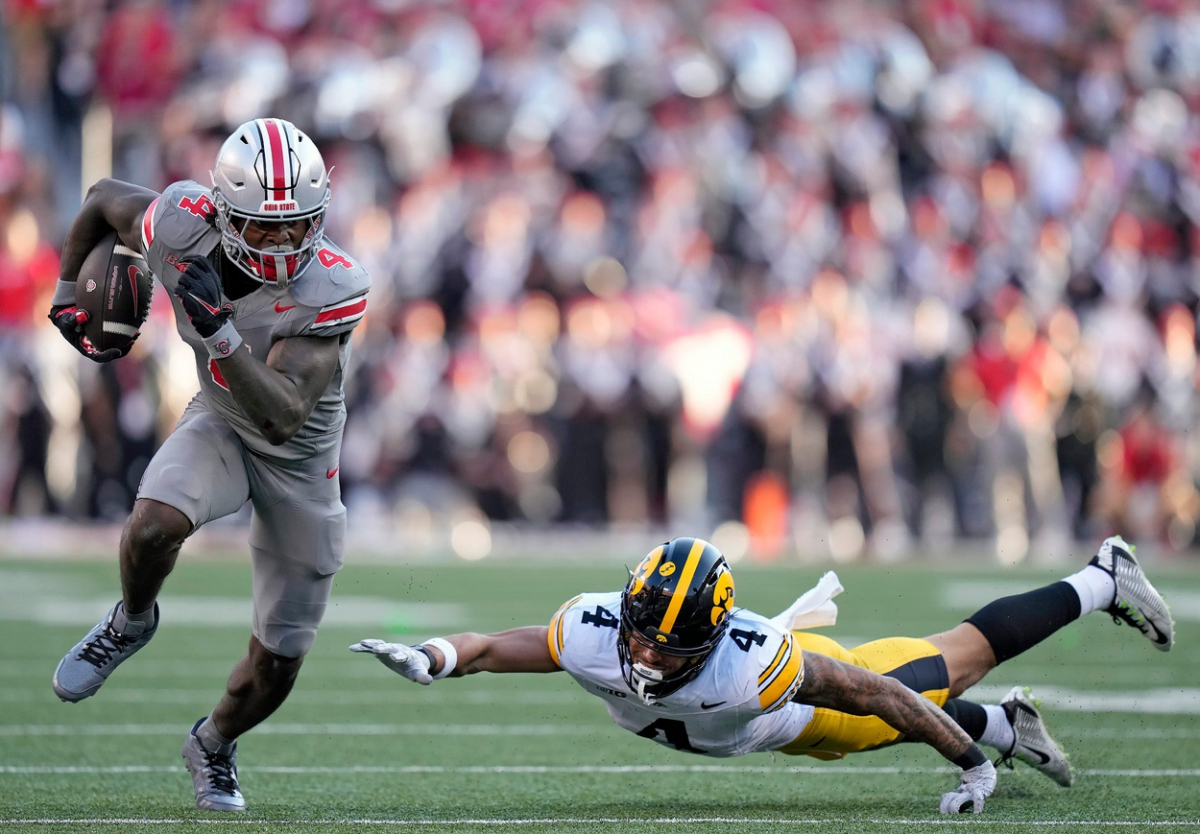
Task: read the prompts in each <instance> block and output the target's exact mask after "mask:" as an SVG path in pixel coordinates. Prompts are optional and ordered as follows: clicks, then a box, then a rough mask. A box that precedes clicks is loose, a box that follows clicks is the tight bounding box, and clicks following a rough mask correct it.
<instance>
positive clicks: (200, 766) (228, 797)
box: [183, 718, 246, 811]
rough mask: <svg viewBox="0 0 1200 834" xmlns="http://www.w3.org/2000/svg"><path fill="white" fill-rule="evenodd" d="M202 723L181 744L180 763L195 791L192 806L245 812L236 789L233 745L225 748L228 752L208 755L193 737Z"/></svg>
mask: <svg viewBox="0 0 1200 834" xmlns="http://www.w3.org/2000/svg"><path fill="white" fill-rule="evenodd" d="M203 723H204V719H203V718H201V719H200V720H199V721H197V722H196V723H195V724H194V725H193V726H192V730H191V732H190V733H188V737H187V741H185V742H184V743H183V761H184V764H185V765H186V766H187V771H188V773H190V774H192V787H193V788H195V790H196V807H197V808H199V809H200V810H201V811H245V810H246V800H245V799H243V798H242V791H241V789H240V788H239V787H238V778H237V742H236V741H235V742H233V743H232V744H231V745H229V747H230V750H229V752H228V753H212V752H210V751H209V750H208V749H207V748H205V746H204V745H203V744H201V743H200V739H199V738H198V737H197V736H196V730H197V729H199V727H200V725H201V724H203Z"/></svg>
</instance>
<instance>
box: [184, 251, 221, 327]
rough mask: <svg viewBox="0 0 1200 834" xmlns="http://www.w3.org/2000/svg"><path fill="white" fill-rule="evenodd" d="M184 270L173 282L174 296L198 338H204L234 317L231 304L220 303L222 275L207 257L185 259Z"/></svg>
mask: <svg viewBox="0 0 1200 834" xmlns="http://www.w3.org/2000/svg"><path fill="white" fill-rule="evenodd" d="M186 263H187V269H186V270H184V273H183V275H181V276H179V283H178V284H176V285H175V296H176V297H177V298H178V299H179V301H180V303H181V304H183V311H184V312H185V313H187V317H188V320H189V321H191V323H192V327H194V328H196V332H197V333H199V334H200V337H201V338H203V339H207V338H208V337H209V336H212V335H215V334H216V332H217V331H218V330H220V329H221V325H223V324H224V323H225V322H227V321H229V320H230V319H231V318H233V305H232V304H230V303H229V302H228V301H226V302H225V303H224V304H222V303H221V277H220V276H219V275H217V270H216V268H215V267H214V266H213V265H212V263H211V262H210V261H209V260H208V258H191V259H190V260H186Z"/></svg>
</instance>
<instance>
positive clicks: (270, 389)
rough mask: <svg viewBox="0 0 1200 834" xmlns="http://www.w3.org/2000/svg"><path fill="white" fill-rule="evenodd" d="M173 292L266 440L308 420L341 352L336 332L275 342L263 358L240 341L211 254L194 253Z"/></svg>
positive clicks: (278, 440) (280, 438)
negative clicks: (252, 353) (211, 260)
mask: <svg viewBox="0 0 1200 834" xmlns="http://www.w3.org/2000/svg"><path fill="white" fill-rule="evenodd" d="M175 297H176V298H178V299H179V303H180V304H181V305H182V306H183V311H184V313H185V314H187V317H188V321H190V322H191V324H192V327H193V328H195V330H196V334H197V335H198V336H200V338H201V340H202V341H203V342H204V347H205V349H207V351H208V355H209V357H210V358H212V359H213V360H214V361H215V362H216V364H217V368H218V370H220V372H221V376H222V377H223V378H224V380H225V385H226V386H227V387H228V389H229V393H230V394H231V395H232V396H233V399H234V401H235V402H236V403H237V404H238V405H239V406H240V407H241V408H242V410H243V411H244V412H245V413H246V416H247V417H249V418H250V419H251V420H252V421H253V422H254V424H255V425H256V426H258V428H259V430H260V431H261V432H262V434H263V437H265V438H266V439H267V442H268V443H270V444H271V445H273V446H279V445H280V444H283V443H286V442H287V441H289V440H291V439H292V438H293V437H295V435H296V432H298V431H300V429H301V428H302V427H303V426H304V424H305V423H306V422H308V417H309V415H310V414H312V410H313V408H315V407H316V405H317V401H318V400H319V399H320V398H321V394H323V393H324V392H325V390H326V389H327V388H328V387H329V383H330V381H332V379H333V375H334V372H335V371H336V370H337V366H338V361H339V358H340V356H341V341H340V339H339V337H337V336H331V337H324V338H318V337H314V336H292V337H290V338H286V339H280V340H279V341H278V342H276V343H275V344H274V345H272V346H271V352H270V353H269V354H267V356H266V359H265V361H264V360H262V359H259V358H258V357H256V356H252V355H251V354H250V349H249V348H248V347H246V346H245V345H244V344H243V343H242V336H241V334H240V333H238V330H237V322H236V320H235V317H234V311H233V304H231V303H230V302H229V301H226V300H225V298H224V296H223V293H222V290H221V278H220V275H218V273H217V270H216V268H215V267H214V266H213V264H212V263H211V262H210V261H209V260H208V259H207V258H193V259H192V260H190V261H188V264H187V268H186V269H185V270H184V272H183V274H182V275H181V276H179V283H177V284H176V285H175Z"/></svg>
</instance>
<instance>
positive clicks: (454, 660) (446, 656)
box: [421, 637, 458, 681]
mask: <svg viewBox="0 0 1200 834" xmlns="http://www.w3.org/2000/svg"><path fill="white" fill-rule="evenodd" d="M421 645H422V646H432V647H433V648H435V649H437V650H438V651H439V652H441V653H442V668H441V670H440V671H439V672H438V673H437V674H436V675H433V679H434V680H435V681H438V680H441V679H442V678H444V677H446V675H448V674H450V673H451V672H453V671H454V667H455V666H457V665H458V652H457V651H456V650H455V648H454V646H453V645H452V644H451V643H450V641H448V640H443V639H442V638H441V637H434V638H433V639H432V640H426V641H425V642H424V643H422V644H421ZM430 674H431V675H432V674H433V673H432V672H430Z"/></svg>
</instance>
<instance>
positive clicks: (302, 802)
mask: <svg viewBox="0 0 1200 834" xmlns="http://www.w3.org/2000/svg"><path fill="white" fill-rule="evenodd" d="M1072 569H1073V567H1072V568H1067V569H1060V570H1055V571H1049V572H1048V571H1045V570H1033V569H1021V570H1008V571H1002V570H999V569H996V568H983V567H980V566H978V565H977V564H967V565H964V566H963V567H961V568H956V569H950V568H948V567H946V566H944V565H941V566H932V565H922V566H876V567H866V566H855V567H846V568H838V573H839V576H841V578H842V582H843V584H844V585H845V586H846V589H847V590H846V593H845V594H843V595H842V596H841V597H839V598H838V604H839V609H840V615H839V620H838V624H837V625H836V626H834V627H832V628H830V629H826V630H825V632H826V633H828V634H829V635H830V636H833V637H835V638H838V639H840V640H842V641H843V642H846V643H850V644H853V643H855V642H859V641H862V640H867V639H872V638H875V637H881V636H886V635H891V634H911V635H916V636H920V635H924V634H928V633H931V632H934V631H939V630H942V629H944V628H946V627H948V626H950V625H952V624H953V623H956V622H958V621H959V620H961V619H962V618H963V617H964V616H966V615H968V614H969V613H971V611H973V610H974V609H975V608H976V607H978V606H979V605H980V604H982V603H983V602H986V601H987V600H989V599H991V598H993V597H995V596H1000V595H1003V594H1006V593H1012V592H1015V591H1019V590H1022V589H1025V588H1032V587H1035V586H1037V585H1039V584H1043V583H1044V582H1046V581H1050V580H1053V579H1055V578H1058V577H1059V576H1061V575H1062V574H1064V573H1067V572H1070V570H1072ZM823 570H824V568H815V567H811V566H804V567H796V566H793V567H783V566H772V567H762V566H746V565H738V566H737V567H735V577H736V580H737V593H738V597H737V601H738V603H739V604H742V605H745V606H747V607H750V608H753V609H755V610H757V611H759V612H761V613H764V614H768V615H770V614H774V613H776V612H777V611H779V610H781V609H782V608H783V607H785V606H786V605H787V604H788V603H790V602H791V601H792V600H793V599H794V598H795V597H796V596H797V595H799V594H800V593H802V592H803V591H804V590H806V589H807V588H808V587H809V586H811V585H812V584H813V583H814V582H815V581H816V579H817V578H818V577H819V576H820V573H821V572H822V571H823ZM1151 575H1152V578H1153V579H1154V580H1155V582H1156V584H1157V585H1158V586H1159V588H1160V589H1161V590H1162V591H1163V592H1164V595H1165V596H1167V598H1168V601H1169V602H1170V603H1171V604H1172V609H1173V611H1174V613H1175V617H1176V620H1177V627H1178V638H1177V645H1176V648H1175V650H1174V651H1173V652H1171V653H1170V654H1165V655H1164V654H1160V653H1158V652H1156V651H1154V650H1153V648H1152V647H1151V646H1150V645H1149V643H1148V642H1147V641H1146V640H1145V639H1144V638H1143V637H1141V635H1139V634H1137V633H1136V632H1134V631H1133V630H1132V629H1129V628H1123V627H1117V626H1115V625H1114V624H1113V623H1112V622H1111V621H1110V620H1109V619H1108V618H1107V617H1105V616H1103V615H1097V616H1092V617H1090V618H1088V619H1087V620H1085V621H1083V622H1081V623H1077V624H1075V625H1072V626H1070V627H1068V628H1067V629H1065V630H1064V631H1062V632H1060V634H1058V635H1056V636H1055V637H1054V638H1052V639H1051V640H1050V641H1049V642H1047V643H1046V644H1044V645H1042V646H1039V647H1038V648H1037V649H1035V650H1034V651H1032V652H1030V653H1029V654H1027V655H1025V656H1024V657H1022V658H1018V659H1017V660H1015V661H1012V662H1010V663H1008V664H1006V665H1005V666H1004V667H1002V668H1001V669H998V670H996V671H995V672H993V673H992V675H991V676H990V677H989V678H988V679H987V680H986V681H985V682H984V683H983V684H982V685H981V686H979V687H977V688H976V689H975V690H973V691H972V692H971V693H969V695H968V697H974V698H975V699H977V700H989V699H990V700H996V699H999V698H1000V697H1002V696H1003V694H1004V692H1006V691H1007V689H1008V688H1009V687H1011V686H1012V685H1013V684H1018V683H1019V684H1024V685H1028V686H1032V687H1033V689H1034V694H1035V695H1036V696H1038V697H1040V698H1044V699H1045V702H1046V703H1045V706H1044V710H1045V714H1046V717H1047V722H1048V723H1049V725H1050V728H1051V730H1052V732H1054V734H1055V735H1056V737H1057V738H1058V739H1059V741H1060V742H1061V743H1062V744H1063V746H1064V747H1065V748H1066V749H1067V750H1068V751H1069V752H1070V753H1071V755H1072V761H1073V762H1074V763H1075V765H1076V768H1077V780H1076V785H1075V787H1073V788H1071V789H1061V788H1058V787H1057V786H1056V785H1054V784H1053V783H1051V782H1050V781H1049V780H1047V779H1046V778H1045V777H1043V776H1041V775H1040V774H1037V773H1036V772H1034V771H1032V770H1030V769H1028V768H1025V767H1023V766H1020V765H1018V766H1017V769H1016V770H1015V771H1008V770H1001V773H1000V785H999V787H998V789H997V791H996V794H995V795H994V796H993V797H992V799H991V800H990V801H989V803H988V806H987V811H986V813H985V815H984V816H983V817H981V818H970V817H957V818H944V817H939V815H938V814H937V803H938V799H939V797H940V795H941V793H942V792H943V791H945V790H949V789H950V788H951V787H953V785H954V775H953V772H952V770H951V768H950V767H949V766H948V765H946V763H945V762H943V761H942V760H941V758H940V757H939V756H938V755H937V754H936V753H934V752H933V751H932V750H929V749H928V748H924V747H920V746H910V745H901V746H898V747H895V748H891V749H887V750H880V751H876V752H873V753H868V754H861V755H858V756H855V757H851V758H850V759H848V760H846V761H844V762H833V763H822V762H818V761H816V760H813V759H808V758H804V757H799V758H789V757H783V756H778V757H771V756H766V755H758V756H749V757H744V758H741V759H732V760H716V759H705V758H701V757H695V756H687V755H685V754H682V753H675V752H673V751H670V750H668V749H666V748H662V747H659V746H658V745H654V744H650V743H648V742H646V741H644V740H642V739H638V738H636V737H634V736H633V735H631V734H629V733H626V732H624V731H621V730H618V729H617V728H616V727H615V726H614V725H612V724H611V722H610V721H609V719H608V717H607V714H606V713H605V710H604V708H603V705H602V704H601V703H600V702H599V701H598V700H596V699H594V698H591V697H590V696H588V695H586V694H585V693H583V692H582V691H581V690H579V689H578V688H577V687H576V686H575V685H574V684H573V683H572V681H571V680H570V679H569V678H568V677H567V676H566V675H546V676H524V677H517V676H513V677H499V676H485V675H480V676H476V677H472V678H470V679H466V680H449V681H439V682H437V683H435V684H434V685H433V686H431V687H429V688H425V687H418V686H416V685H413V684H410V683H408V682H406V681H403V680H401V679H400V678H398V677H396V676H394V675H392V674H391V673H389V672H388V671H387V670H386V669H384V668H383V667H382V666H381V665H380V664H378V663H377V662H375V661H374V660H372V659H371V658H369V657H362V656H356V655H352V654H351V653H349V652H348V651H346V647H347V646H348V645H349V644H350V643H352V642H354V641H355V640H358V639H360V638H363V637H391V638H393V639H400V640H404V641H406V642H416V641H418V640H420V639H422V638H424V637H428V636H432V635H434V634H439V633H451V632H455V631H465V630H474V631H495V630H500V629H504V628H509V627H512V626H516V625H524V624H529V623H539V622H546V621H548V619H549V617H550V616H551V614H553V612H554V610H555V609H556V608H557V607H558V605H559V604H560V603H561V602H563V601H564V600H566V599H567V598H569V597H570V596H573V595H574V594H575V593H578V592H580V591H587V590H593V591H594V590H608V589H613V588H616V587H618V586H619V585H620V584H621V582H622V581H623V576H624V570H623V567H622V562H621V561H620V560H612V561H606V562H605V563H604V564H600V565H596V566H585V565H581V564H578V563H575V564H569V565H555V564H554V563H553V562H552V561H551V560H545V559H541V560H538V561H536V562H531V561H505V562H489V561H485V562H482V563H476V564H459V563H456V564H444V565H434V564H422V565H405V564H397V565H391V566H389V565H384V564H370V565H362V564H355V563H354V560H353V558H351V559H350V564H349V566H348V567H347V568H346V569H345V570H344V571H343V572H342V574H340V575H339V577H338V580H337V583H336V586H335V591H334V600H333V604H332V606H331V609H330V612H329V614H328V616H327V619H326V624H325V625H324V626H323V627H322V630H321V634H320V636H319V638H318V641H317V646H316V648H315V649H314V651H313V653H312V654H311V655H310V656H309V659H308V661H307V662H306V664H305V668H304V670H303V672H302V673H301V675H300V680H299V682H298V683H297V686H296V689H295V691H294V693H293V695H292V697H291V698H290V699H289V701H288V702H287V703H286V704H285V705H284V706H283V708H282V709H281V710H280V711H279V712H278V713H276V715H275V716H273V717H272V718H271V719H270V721H269V722H267V723H266V724H264V725H262V726H261V727H260V728H258V729H256V730H255V731H253V732H251V733H250V734H248V735H247V736H246V737H245V738H244V739H243V740H242V743H241V749H240V751H239V767H240V771H241V780H242V787H243V790H244V792H245V794H246V797H247V801H248V803H249V806H250V811H249V813H247V814H245V815H240V816H232V817H231V816H222V815H217V814H209V813H204V812H200V811H196V810H195V809H194V807H193V805H192V794H191V783H190V779H189V777H188V776H187V773H186V772H185V771H184V769H183V766H182V760H181V759H180V756H179V750H180V746H181V745H182V742H183V738H184V734H185V733H186V731H187V729H188V728H189V727H190V726H191V724H192V722H193V721H195V719H196V718H198V717H200V716H201V715H204V714H206V712H207V711H208V710H209V709H210V708H211V707H212V705H213V704H214V703H215V702H216V699H217V697H218V696H219V694H220V692H221V691H222V688H223V685H224V681H225V677H226V676H227V674H228V672H229V669H230V667H231V666H232V663H233V661H234V660H235V659H236V658H237V657H238V656H240V654H241V652H242V651H243V650H244V647H245V641H246V639H247V637H248V630H249V596H250V587H249V583H250V578H249V569H248V566H247V565H246V564H245V563H244V562H242V561H240V560H235V559H231V560H216V561H198V560H190V561H189V560H188V558H187V556H186V555H185V557H184V558H183V559H182V560H181V561H180V564H179V566H178V568H177V569H176V571H175V573H174V574H173V575H172V576H171V578H170V579H169V580H168V584H167V587H166V592H165V594H164V596H163V599H162V608H163V622H162V628H161V630H160V631H159V633H158V635H157V636H156V637H155V639H154V641H153V642H152V643H151V644H150V645H149V646H148V647H147V648H146V649H144V650H143V651H142V652H141V653H140V654H139V655H138V657H136V658H134V659H133V660H132V661H130V662H129V663H128V664H127V665H126V666H124V667H122V668H121V670H120V671H119V672H117V673H116V674H115V675H114V677H113V678H112V680H111V681H109V683H107V684H106V685H105V687H104V689H103V690H102V691H101V692H100V693H99V694H98V695H97V696H96V697H94V698H92V699H89V700H88V701H85V702H83V703H81V704H78V705H69V704H63V703H60V702H59V701H58V699H57V698H56V697H55V696H54V694H53V693H52V692H51V689H50V676H51V674H52V672H53V670H54V666H55V664H56V663H57V662H58V659H59V658H60V657H61V656H62V654H63V652H64V651H66V650H67V649H68V648H70V646H71V645H72V644H74V643H75V641H77V640H78V639H79V637H80V636H82V634H83V633H84V632H85V631H86V630H87V629H88V628H89V627H90V626H91V625H92V624H94V623H95V622H96V621H97V620H98V619H99V618H100V617H101V616H102V615H103V614H104V612H105V611H106V610H107V608H108V607H109V606H110V605H111V604H112V602H113V601H115V599H116V598H117V578H116V565H115V560H105V561H90V560H89V561H57V560H53V559H45V558H39V559H37V560H19V559H5V560H0V621H2V622H3V625H2V628H3V633H4V635H5V638H6V639H5V640H3V642H2V643H0V679H2V680H3V681H4V686H3V687H2V688H0V834H7V832H15V831H39V832H48V831H61V832H68V831H69V832H79V831H105V832H112V831H116V830H120V831H122V832H124V831H147V832H163V834H165V832H182V831H207V832H211V831H214V830H217V831H226V830H227V831H337V832H341V831H347V832H349V831H376V830H385V829H395V830H412V829H415V828H429V829H430V830H436V831H439V832H443V831H444V832H451V831H464V832H465V831H508V830H513V831H546V832H551V831H630V832H642V831H672V832H675V831H748V832H775V831H790V830H793V829H794V828H795V827H796V826H799V825H803V826H805V828H806V830H811V831H815V832H835V831H836V832H859V831H885V830H904V831H924V830H928V831H947V830H956V829H958V828H960V827H961V826H970V830H971V831H973V832H989V831H996V832H1001V831H1003V832H1015V831H1030V830H1038V831H1040V830H1066V831H1089V832H1090V831H1106V830H1112V831H1140V830H1152V831H1156V832H1157V831H1192V832H1200V722H1197V720H1196V716H1197V715H1198V714H1200V570H1187V569H1185V568H1183V567H1182V566H1178V565H1174V566H1170V567H1165V568H1161V569H1159V568H1154V567H1152V568H1151Z"/></svg>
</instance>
